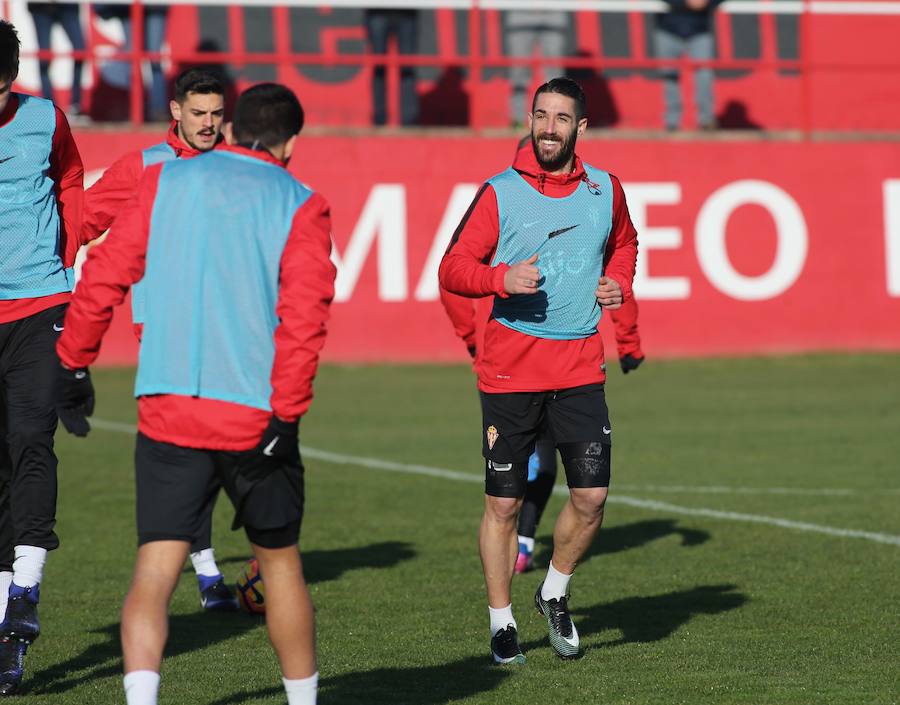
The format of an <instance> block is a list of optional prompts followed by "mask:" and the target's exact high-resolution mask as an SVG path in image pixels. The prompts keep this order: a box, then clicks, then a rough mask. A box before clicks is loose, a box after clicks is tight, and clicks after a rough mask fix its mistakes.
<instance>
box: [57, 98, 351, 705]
mask: <svg viewBox="0 0 900 705" xmlns="http://www.w3.org/2000/svg"><path fill="white" fill-rule="evenodd" d="M302 126H303V111H302V108H301V107H300V103H299V101H298V100H297V98H296V96H294V94H293V93H292V92H291V91H290V90H288V89H287V88H285V87H283V86H280V85H276V84H262V85H259V86H256V87H254V88H251V89H249V90H247V91H246V92H244V93H243V94H242V95H241V97H240V98H239V99H238V102H237V106H236V108H235V114H234V129H233V132H230V134H229V132H226V140H227V142H228V145H227V146H225V147H222V148H221V149H217V150H215V151H214V152H211V153H209V154H205V155H203V156H201V157H198V158H197V159H190V160H173V161H169V162H164V163H162V164H155V165H153V166H151V167H149V168H148V169H147V171H146V173H145V174H144V177H143V178H142V180H141V184H140V187H139V189H138V193H137V197H136V199H135V201H133V202H132V205H131V206H130V207H129V208H128V209H127V210H126V211H125V212H124V213H123V214H122V215H121V216H120V218H119V219H118V220H117V221H116V223H115V224H114V225H113V230H112V232H111V235H110V237H109V238H108V240H107V241H106V242H104V243H102V244H101V245H100V246H99V247H97V248H96V249H95V250H94V251H93V252H92V253H91V256H90V257H89V258H88V261H87V263H86V264H85V267H84V272H83V277H82V280H81V282H80V283H79V285H78V290H77V292H76V294H75V296H74V299H73V303H72V307H71V308H70V311H69V313H68V315H67V317H66V330H65V331H64V333H63V336H62V337H61V338H60V341H59V344H58V345H57V351H58V352H59V357H60V360H61V361H62V364H63V366H64V368H67V372H68V374H66V375H63V377H62V378H61V383H60V388H59V398H60V402H59V403H60V406H61V408H63V409H65V410H66V411H68V412H69V413H72V414H74V415H81V416H82V417H83V416H85V415H87V414H89V413H90V410H91V409H92V408H93V388H92V387H91V384H90V381H89V379H90V378H89V377H88V376H87V370H86V368H87V366H88V365H89V364H91V363H93V361H94V360H95V359H96V356H97V351H98V349H99V346H100V341H101V340H102V338H103V335H104V334H105V333H106V331H107V329H108V327H109V323H110V320H111V318H112V313H113V309H114V307H115V306H117V305H119V304H121V303H122V301H123V299H124V298H125V295H126V293H127V291H128V288H129V286H131V285H132V284H134V283H135V282H137V281H143V286H144V287H145V292H146V316H145V319H144V330H143V337H142V340H141V351H140V360H139V363H138V371H137V379H136V383H135V395H136V396H137V397H138V438H137V449H136V451H135V476H136V486H137V531H138V544H139V548H138V554H137V562H136V565H135V570H134V578H133V580H132V584H131V588H130V589H129V591H128V597H127V598H126V600H125V605H124V607H123V610H122V650H123V653H124V661H125V679H124V685H125V693H126V698H127V702H128V705H156V702H157V694H158V689H159V671H160V665H161V661H162V654H163V647H164V646H165V642H166V638H167V609H168V604H169V600H170V598H171V595H172V592H173V590H174V589H175V586H176V584H177V582H178V577H179V574H180V572H181V566H182V564H183V563H184V559H185V558H186V556H187V554H188V550H189V547H190V543H191V542H192V541H193V540H194V537H195V536H196V534H197V530H198V526H199V524H200V522H201V521H202V515H203V508H204V505H205V503H206V502H207V500H208V497H209V494H210V492H212V491H215V489H216V488H217V487H218V484H219V483H221V484H222V486H224V488H225V491H226V492H227V494H228V496H229V498H230V499H231V501H232V503H233V504H234V507H235V511H236V515H235V522H234V527H235V528H238V527H240V526H242V525H243V526H244V527H245V529H246V533H247V537H248V538H249V540H250V543H251V546H252V548H253V552H254V554H255V556H256V558H257V559H258V561H259V565H260V572H261V574H262V576H263V580H265V585H266V623H267V626H268V630H269V638H270V641H271V642H272V645H273V646H274V648H275V652H276V654H277V655H278V659H279V662H280V665H281V672H282V674H283V680H284V686H285V690H286V692H287V696H288V703H289V705H311V704H312V703H315V700H316V691H317V682H318V672H317V670H316V657H315V636H314V627H313V609H312V602H311V600H310V597H309V592H308V590H307V588H306V584H305V582H304V580H303V572H302V567H301V561H300V554H299V551H298V550H297V540H298V537H299V534H300V523H301V519H302V516H303V497H304V493H303V466H302V464H301V461H300V453H299V449H298V436H299V421H300V417H301V416H302V415H303V414H304V413H306V411H307V409H308V408H309V405H310V403H311V401H312V381H313V378H314V376H315V373H316V368H317V365H318V358H319V351H320V350H321V348H322V345H323V344H324V342H325V323H326V320H327V318H328V310H329V306H330V303H331V299H332V297H333V295H334V277H335V268H334V265H333V264H332V262H331V260H330V254H331V236H330V231H331V227H330V213H329V208H328V204H327V203H326V202H325V200H324V199H323V198H322V197H321V196H320V195H319V194H317V193H314V192H313V191H311V190H310V189H309V188H307V187H306V186H304V185H302V184H301V183H300V182H299V181H297V180H296V179H295V178H294V177H293V176H291V175H290V174H289V173H288V172H287V170H286V169H285V166H286V165H287V163H288V160H289V159H290V157H291V155H292V153H293V151H294V146H295V143H296V140H297V135H298V133H299V132H300V129H301V128H302ZM187 212H189V213H190V214H191V217H189V218H186V217H185V213H187ZM235 262H240V268H239V270H238V269H235V265H234V263H235ZM235 277H238V278H239V279H240V281H239V282H237V284H236V282H235ZM79 375H80V376H79Z"/></svg>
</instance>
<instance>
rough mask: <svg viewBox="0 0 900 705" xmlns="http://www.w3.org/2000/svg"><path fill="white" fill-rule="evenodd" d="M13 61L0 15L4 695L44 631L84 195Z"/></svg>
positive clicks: (49, 114)
mask: <svg viewBox="0 0 900 705" xmlns="http://www.w3.org/2000/svg"><path fill="white" fill-rule="evenodd" d="M18 72H19V38H18V35H17V34H16V30H15V28H14V27H13V25H11V24H10V23H9V22H6V21H5V20H0V194H2V197H0V615H3V621H2V623H0V695H9V694H11V693H13V692H15V691H16V690H17V689H18V687H19V684H20V682H21V680H22V673H23V664H24V658H25V653H26V650H27V648H28V646H29V644H31V643H32V642H33V641H34V640H35V639H36V638H37V637H38V635H39V634H40V625H39V622H38V613H37V605H38V599H39V594H40V583H41V578H42V576H43V569H44V563H45V561H46V558H47V551H52V550H53V549H54V548H56V547H57V546H59V539H58V538H57V536H56V533H55V532H54V530H53V529H54V525H55V524H56V463H57V461H56V455H55V454H54V452H53V435H54V433H55V431H56V422H57V414H56V411H55V409H54V401H55V395H54V389H55V382H56V368H57V367H58V363H57V361H56V353H55V352H54V345H55V344H56V339H57V337H58V336H59V332H60V331H61V330H62V326H63V316H64V315H65V310H66V305H67V304H68V301H69V297H70V292H71V290H72V284H73V282H74V269H73V265H74V263H75V254H76V252H77V251H78V247H79V244H80V243H79V240H78V238H79V232H80V228H81V210H82V202H83V197H84V192H83V176H84V169H83V168H82V165H81V157H80V156H79V154H78V148H77V147H76V146H75V141H74V140H73V139H72V133H71V132H70V131H69V124H68V123H67V122H66V118H65V115H64V114H63V112H62V111H61V110H60V109H59V108H57V107H56V106H55V105H54V104H53V103H52V102H50V101H49V100H44V99H43V98H35V97H32V96H28V95H25V94H22V93H15V92H13V91H12V83H13V81H14V80H15V79H16V76H17V75H18ZM64 423H67V421H66V420H65V419H64ZM7 597H8V602H7Z"/></svg>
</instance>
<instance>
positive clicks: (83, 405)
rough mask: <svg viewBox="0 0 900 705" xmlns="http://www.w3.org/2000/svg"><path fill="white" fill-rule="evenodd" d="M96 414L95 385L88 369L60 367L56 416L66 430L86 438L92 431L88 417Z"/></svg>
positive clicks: (57, 383)
mask: <svg viewBox="0 0 900 705" xmlns="http://www.w3.org/2000/svg"><path fill="white" fill-rule="evenodd" d="M93 413H94V385H93V384H92V383H91V373H90V372H89V371H88V368H87V367H82V368H79V369H76V370H69V369H66V368H65V367H63V366H62V365H60V366H59V372H58V375H57V382H56V414H57V416H59V420H60V421H62V425H63V426H65V427H66V430H67V431H68V432H69V433H71V434H73V435H75V436H80V437H82V438H83V437H84V436H86V435H88V432H89V431H90V430H91V425H90V424H89V423H88V420H87V417H88V416H90V415H91V414H93Z"/></svg>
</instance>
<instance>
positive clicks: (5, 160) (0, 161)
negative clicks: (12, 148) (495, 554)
mask: <svg viewBox="0 0 900 705" xmlns="http://www.w3.org/2000/svg"><path fill="white" fill-rule="evenodd" d="M14 156H16V155H15V154H13V155H12V157H3V159H0V164H2V163H3V162H8V161H9V160H10V159H12V158H13V157H14Z"/></svg>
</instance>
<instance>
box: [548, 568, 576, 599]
mask: <svg viewBox="0 0 900 705" xmlns="http://www.w3.org/2000/svg"><path fill="white" fill-rule="evenodd" d="M571 578H572V575H571V573H570V574H569V575H566V574H565V573H560V572H559V571H558V570H557V569H556V568H554V567H553V561H550V567H549V568H547V577H546V578H544V586H543V587H542V588H541V597H542V598H543V599H545V600H558V599H559V598H560V597H565V596H566V590H568V589H569V580H570V579H571Z"/></svg>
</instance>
